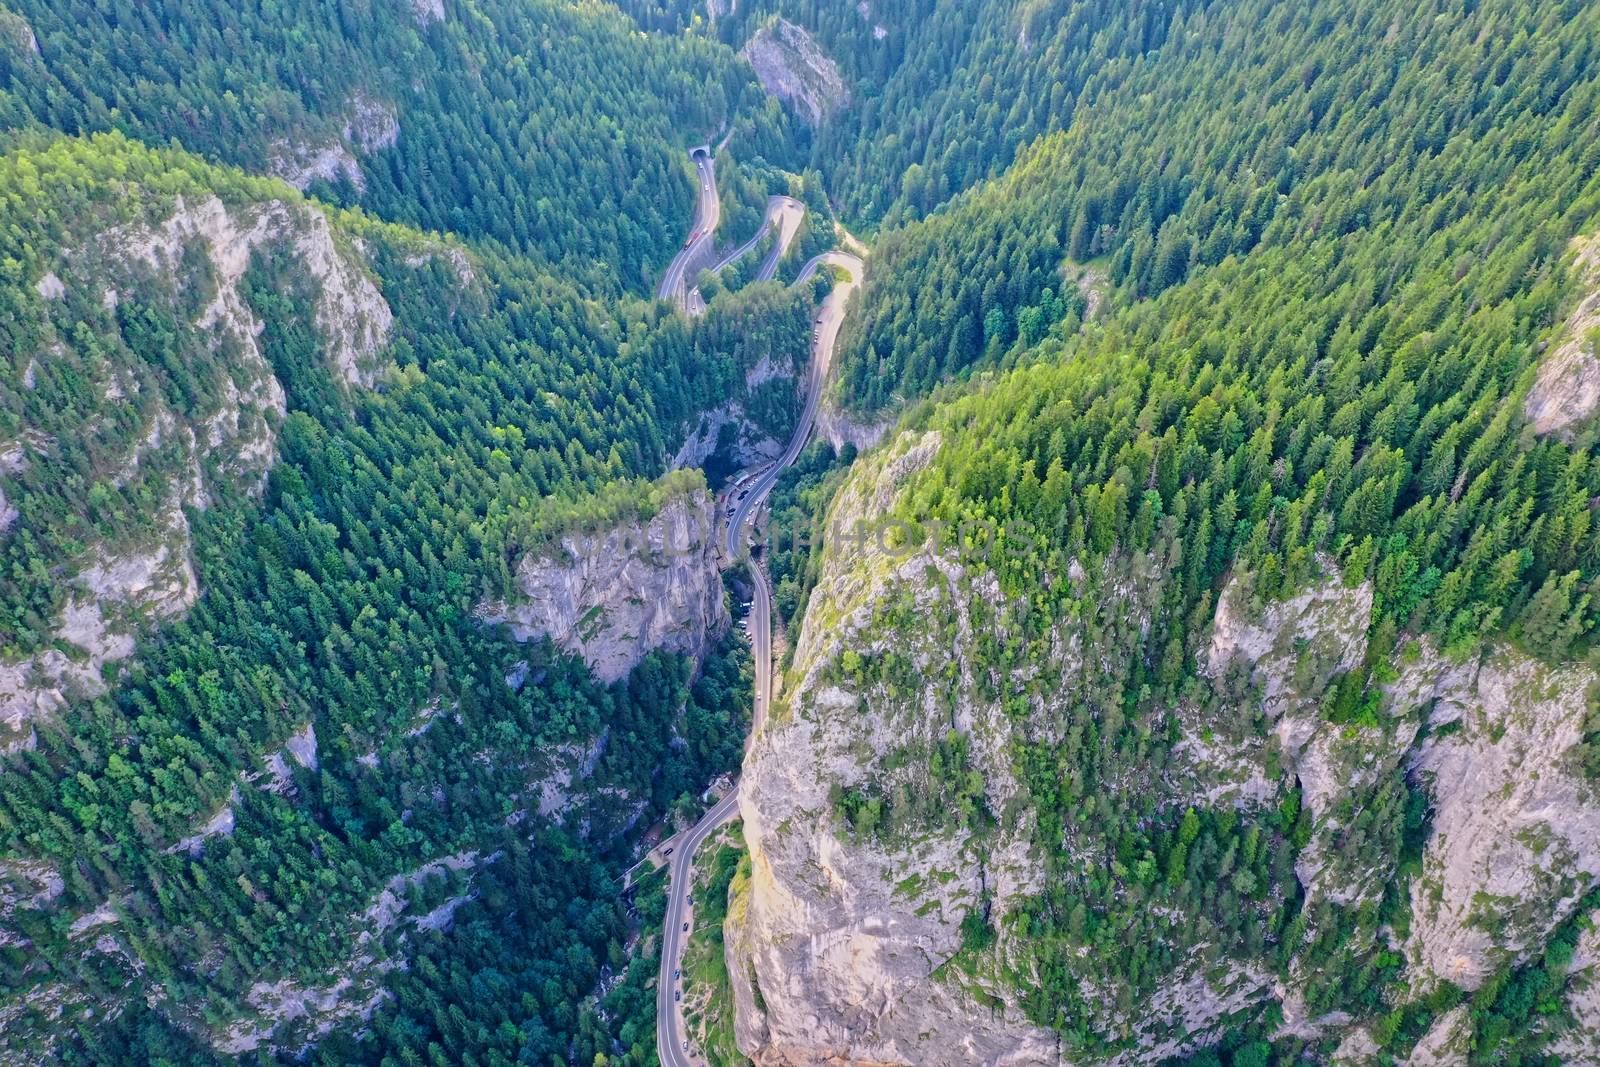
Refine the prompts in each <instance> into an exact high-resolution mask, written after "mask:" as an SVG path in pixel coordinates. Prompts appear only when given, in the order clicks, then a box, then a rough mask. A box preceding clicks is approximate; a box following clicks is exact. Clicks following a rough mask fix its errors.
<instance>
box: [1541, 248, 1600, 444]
mask: <svg viewBox="0 0 1600 1067" xmlns="http://www.w3.org/2000/svg"><path fill="white" fill-rule="evenodd" d="M1572 252H1573V271H1574V273H1576V275H1577V278H1578V292H1579V299H1578V303H1577V306H1575V307H1574V308H1573V309H1572V312H1571V313H1570V314H1569V315H1568V316H1567V320H1566V322H1565V323H1564V324H1563V325H1562V328H1561V330H1560V332H1559V333H1558V334H1557V336H1556V338H1555V339H1554V341H1553V342H1552V344H1553V345H1554V351H1551V352H1550V353H1548V354H1547V355H1546V356H1545V357H1544V360H1543V361H1542V362H1541V363H1540V364H1539V372H1538V377H1537V378H1536V379H1535V381H1534V383H1533V388H1532V389H1530V390H1528V395H1527V398H1526V399H1525V400H1524V402H1523V410H1524V412H1525V413H1526V414H1527V416H1528V421H1529V422H1530V423H1532V424H1533V430H1534V432H1535V433H1539V434H1549V433H1553V434H1557V435H1559V436H1562V437H1566V438H1570V437H1571V436H1572V435H1573V434H1574V433H1575V432H1576V431H1577V429H1578V428H1579V426H1580V425H1582V424H1583V423H1585V422H1587V421H1588V420H1589V418H1590V416H1592V415H1593V414H1594V412H1595V409H1596V408H1597V407H1600V355H1597V354H1596V351H1595V348H1596V345H1595V338H1596V331H1600V236H1589V237H1580V238H1578V239H1577V240H1575V241H1573V244H1572Z"/></svg>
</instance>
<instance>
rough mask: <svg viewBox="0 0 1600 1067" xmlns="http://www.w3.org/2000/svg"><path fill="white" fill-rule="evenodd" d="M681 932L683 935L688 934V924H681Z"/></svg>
mask: <svg viewBox="0 0 1600 1067" xmlns="http://www.w3.org/2000/svg"><path fill="white" fill-rule="evenodd" d="M683 932H684V933H688V932H689V924H688V923H684V924H683Z"/></svg>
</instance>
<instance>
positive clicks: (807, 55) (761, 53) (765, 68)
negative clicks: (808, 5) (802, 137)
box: [740, 18, 850, 126]
mask: <svg viewBox="0 0 1600 1067" xmlns="http://www.w3.org/2000/svg"><path fill="white" fill-rule="evenodd" d="M740 54H742V55H743V56H744V57H745V59H747V60H749V62H750V65H751V66H752V67H754V68H755V72H756V77H757V78H758V79H760V81H761V87H762V88H763V89H765V90H766V91H767V92H769V93H771V94H772V95H773V96H776V97H777V98H778V99H780V100H782V101H783V102H784V103H786V104H788V105H789V106H790V107H792V108H794V109H795V110H796V111H797V112H799V114H800V116H801V117H802V118H804V119H805V120H806V122H808V123H810V124H811V125H812V126H816V125H819V124H820V123H821V122H822V121H823V120H824V119H826V118H827V117H828V116H829V115H831V114H832V113H833V112H835V111H837V110H839V108H841V107H843V106H844V105H845V104H847V103H849V101H850V91H849V89H848V88H846V86H845V83H844V79H843V78H842V77H840V75H839V68H838V66H837V65H836V64H835V63H834V62H833V60H831V59H829V58H828V56H827V55H826V54H825V53H824V52H823V51H822V49H821V48H819V47H818V46H817V42H816V41H815V40H814V39H813V38H812V36H811V34H809V33H807V32H806V31H805V29H804V28H802V27H800V26H797V25H795V24H794V23H792V22H790V21H789V20H788V19H782V18H780V19H774V20H773V21H771V22H770V23H768V24H767V25H765V26H762V27H761V28H760V29H759V30H757V31H756V32H755V34H754V35H753V36H752V37H751V38H750V40H749V41H748V42H746V43H745V46H744V48H743V50H742V51H741V53H740Z"/></svg>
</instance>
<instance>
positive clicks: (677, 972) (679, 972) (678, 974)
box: [672, 967, 683, 982]
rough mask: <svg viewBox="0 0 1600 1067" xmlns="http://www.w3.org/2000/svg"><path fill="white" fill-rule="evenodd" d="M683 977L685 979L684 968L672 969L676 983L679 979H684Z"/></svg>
mask: <svg viewBox="0 0 1600 1067" xmlns="http://www.w3.org/2000/svg"><path fill="white" fill-rule="evenodd" d="M682 977H683V968H682V967H674V968H673V969H672V980H673V981H674V982H676V981H677V980H678V979H679V978H682Z"/></svg>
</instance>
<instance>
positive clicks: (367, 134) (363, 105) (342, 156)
mask: <svg viewBox="0 0 1600 1067" xmlns="http://www.w3.org/2000/svg"><path fill="white" fill-rule="evenodd" d="M412 8H413V11H414V13H415V15H416V17H417V21H418V22H419V23H421V24H423V25H427V24H428V23H429V22H436V21H439V20H442V19H443V18H444V4H443V2H442V0H419V2H418V3H415V4H413V5H412ZM399 136H400V120H399V117H398V116H397V115H396V114H395V110H394V108H393V107H392V106H391V105H389V104H386V103H383V102H382V101H379V100H374V99H372V98H370V97H368V96H365V95H363V94H360V93H357V94H356V95H355V96H353V97H352V98H351V100H350V103H349V105H348V106H347V107H346V109H345V114H344V118H343V120H342V124H341V125H340V126H339V128H338V132H337V133H336V134H335V135H333V136H332V137H329V138H327V139H326V140H321V141H307V142H294V141H279V142H278V143H277V144H276V145H274V146H273V152H272V158H271V160H270V162H269V167H268V169H269V170H270V172H271V173H272V174H274V175H276V176H278V177H280V178H282V179H283V180H284V181H287V182H288V183H289V184H290V185H293V186H294V187H295V188H296V189H305V188H306V187H308V186H309V185H310V184H311V183H312V182H314V181H319V180H321V181H328V182H335V181H338V180H339V179H340V178H344V179H346V180H348V181H349V182H350V184H351V185H353V186H355V187H356V188H357V189H358V190H363V191H364V190H365V189H366V187H367V176H366V175H365V174H363V173H362V171H361V157H362V156H369V155H372V154H373V153H374V152H380V151H382V150H383V149H385V148H388V147H389V146H390V145H392V144H394V142H395V140H396V139H398V138H399Z"/></svg>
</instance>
